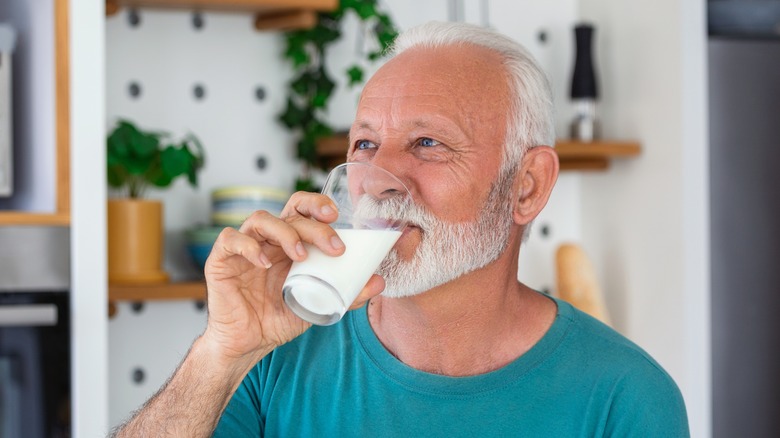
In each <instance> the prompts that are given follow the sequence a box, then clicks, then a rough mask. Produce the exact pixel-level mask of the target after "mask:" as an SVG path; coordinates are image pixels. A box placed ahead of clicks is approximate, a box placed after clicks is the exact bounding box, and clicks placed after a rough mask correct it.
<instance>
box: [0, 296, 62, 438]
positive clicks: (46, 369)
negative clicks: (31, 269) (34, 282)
mask: <svg viewBox="0 0 780 438" xmlns="http://www.w3.org/2000/svg"><path fill="white" fill-rule="evenodd" d="M69 314H70V310H69V306H68V293H67V292H48V291H38V292H28V293H9V292H5V293H1V292H0V437H4V438H17V437H18V438H36V437H41V438H43V437H47V438H48V437H52V438H54V437H68V436H70V418H71V416H70V323H69V319H70V315H69Z"/></svg>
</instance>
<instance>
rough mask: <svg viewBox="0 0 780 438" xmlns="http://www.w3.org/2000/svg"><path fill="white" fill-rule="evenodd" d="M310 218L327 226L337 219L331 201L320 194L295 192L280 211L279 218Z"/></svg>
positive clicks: (334, 207) (334, 205) (336, 213)
mask: <svg viewBox="0 0 780 438" xmlns="http://www.w3.org/2000/svg"><path fill="white" fill-rule="evenodd" d="M296 215H301V216H306V217H312V218H314V219H316V220H318V221H320V222H325V223H326V224H329V223H331V222H333V221H335V220H336V219H337V218H338V216H339V215H338V209H337V208H336V204H335V203H333V200H332V199H330V198H328V197H327V196H325V195H323V194H320V193H310V192H296V193H293V195H292V196H291V197H290V200H289V201H287V205H285V206H284V209H283V210H282V214H281V216H280V217H281V218H282V219H285V218H288V217H290V216H296Z"/></svg>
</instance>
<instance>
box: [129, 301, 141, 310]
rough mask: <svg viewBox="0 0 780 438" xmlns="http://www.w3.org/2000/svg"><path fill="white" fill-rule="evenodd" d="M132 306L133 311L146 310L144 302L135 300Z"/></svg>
mask: <svg viewBox="0 0 780 438" xmlns="http://www.w3.org/2000/svg"><path fill="white" fill-rule="evenodd" d="M130 308H131V309H133V313H141V312H143V311H144V302H143V301H133V303H132V304H130Z"/></svg>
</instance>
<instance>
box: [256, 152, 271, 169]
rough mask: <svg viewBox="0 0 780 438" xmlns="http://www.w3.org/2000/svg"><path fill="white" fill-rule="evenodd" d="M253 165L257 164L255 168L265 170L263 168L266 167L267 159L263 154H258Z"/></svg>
mask: <svg viewBox="0 0 780 438" xmlns="http://www.w3.org/2000/svg"><path fill="white" fill-rule="evenodd" d="M255 166H257V170H265V168H266V167H268V160H267V159H266V158H265V156H264V155H260V156H259V157H257V159H256V160H255Z"/></svg>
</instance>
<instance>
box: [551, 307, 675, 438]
mask: <svg viewBox="0 0 780 438" xmlns="http://www.w3.org/2000/svg"><path fill="white" fill-rule="evenodd" d="M558 306H559V315H558V316H559V318H566V319H568V320H569V324H570V325H569V333H568V334H567V337H566V341H565V342H564V343H563V344H562V345H561V347H562V349H561V350H562V353H563V354H564V355H566V356H569V359H570V360H572V361H574V362H575V363H579V364H580V365H581V368H580V370H581V372H583V373H584V374H589V375H590V376H591V378H592V379H597V380H598V383H597V384H598V385H599V386H600V387H601V389H600V391H599V392H601V393H602V394H603V396H604V397H603V400H604V402H605V403H606V404H607V405H608V407H609V409H608V410H607V412H608V418H607V430H606V432H611V433H616V434H617V435H621V434H622V433H623V432H626V431H634V432H636V431H640V432H643V433H642V434H640V435H642V436H687V433H688V432H687V431H688V423H687V413H686V409H685V403H684V401H683V398H682V394H681V393H680V390H679V388H678V386H677V384H676V383H675V382H674V380H673V379H672V377H671V376H670V375H669V374H668V373H667V372H666V370H664V368H663V367H662V366H661V365H660V364H659V363H658V362H657V361H656V360H655V359H653V358H652V357H651V356H650V355H649V354H648V353H647V352H646V351H645V350H643V349H642V348H641V347H639V346H638V345H637V344H635V343H634V342H632V341H630V340H629V339H628V338H626V337H625V336H623V335H621V334H620V333H618V332H617V331H615V330H614V329H612V328H610V327H608V326H607V325H605V324H603V323H602V322H600V321H598V320H596V319H594V318H592V317H591V316H589V315H587V314H585V313H583V312H581V311H579V310H577V309H575V308H574V307H572V306H571V305H570V304H568V303H566V302H562V301H558ZM584 370H587V371H584ZM594 384H595V383H594ZM658 428H663V430H658ZM611 433H610V435H611ZM659 434H662V435H659Z"/></svg>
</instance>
